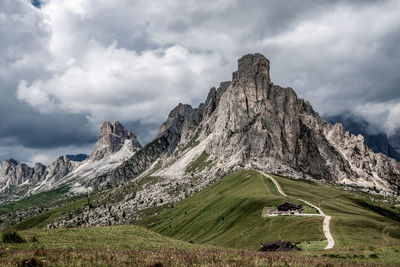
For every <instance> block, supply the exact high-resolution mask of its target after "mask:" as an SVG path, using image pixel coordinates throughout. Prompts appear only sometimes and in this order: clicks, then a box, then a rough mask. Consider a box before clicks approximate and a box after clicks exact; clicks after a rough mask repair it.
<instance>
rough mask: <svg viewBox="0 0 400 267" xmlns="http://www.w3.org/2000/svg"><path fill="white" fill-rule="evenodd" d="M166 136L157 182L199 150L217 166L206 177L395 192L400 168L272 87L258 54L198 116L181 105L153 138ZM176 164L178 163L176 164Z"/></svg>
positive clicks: (242, 63)
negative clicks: (242, 176) (236, 174)
mask: <svg viewBox="0 0 400 267" xmlns="http://www.w3.org/2000/svg"><path fill="white" fill-rule="evenodd" d="M164 134H166V135H165V136H166V138H167V140H168V143H169V149H168V151H165V152H163V153H162V155H160V158H161V159H162V162H163V164H162V165H163V166H165V169H170V171H168V170H165V169H164V170H161V171H158V172H157V173H156V174H157V175H160V176H162V175H172V174H173V175H177V176H184V175H185V168H186V167H187V165H188V164H190V163H191V162H193V161H194V160H195V159H196V157H198V156H199V154H201V151H200V150H204V152H205V153H206V154H207V155H208V156H209V158H210V159H213V161H214V163H213V164H212V168H211V167H210V169H209V172H208V174H206V175H207V176H212V175H213V174H216V173H227V172H230V171H231V170H233V169H234V168H238V167H239V168H257V169H262V170H265V171H268V172H273V173H278V174H283V175H288V176H291V177H295V178H300V177H303V178H304V177H308V178H313V179H319V180H326V181H332V182H338V183H355V184H358V185H362V186H367V187H379V188H383V189H392V190H399V188H398V187H399V179H400V165H399V163H398V162H396V161H395V160H393V159H391V158H388V157H387V156H385V155H382V154H375V153H374V152H373V151H372V150H370V149H369V148H368V147H367V146H366V145H365V142H364V138H363V137H362V136H361V135H359V136H355V135H352V134H350V133H349V132H346V131H345V130H344V129H343V127H342V126H341V125H340V124H338V125H335V126H333V125H331V124H330V123H328V122H326V121H325V120H324V119H322V118H321V117H320V116H319V115H318V113H316V112H315V111H314V110H313V108H312V106H311V105H310V103H309V102H307V101H305V100H303V99H300V98H298V97H297V95H296V93H295V92H294V90H293V89H292V88H282V87H280V86H276V85H273V84H272V82H271V77H270V62H269V60H268V59H266V58H265V57H264V56H263V55H261V54H254V55H252V54H249V55H245V56H244V57H242V58H241V59H239V61H238V70H237V71H236V72H234V73H233V74H232V81H231V82H225V83H222V84H221V86H220V87H219V88H218V89H215V88H212V89H211V90H210V92H209V94H208V97H207V99H206V101H205V103H204V104H201V105H200V106H199V107H198V108H196V109H194V108H192V107H191V106H189V105H183V104H179V105H178V106H177V107H176V108H175V109H174V110H173V111H172V112H171V113H170V114H169V117H168V119H167V121H166V122H165V123H164V124H163V125H162V126H161V129H160V133H159V135H158V137H160V136H162V135H164ZM194 139H196V142H193V140H194ZM196 145H197V146H196ZM182 150H184V151H182ZM189 150H191V151H192V152H188V151H189ZM197 150H199V151H197ZM195 151H196V152H195ZM189 155H190V157H189ZM177 156H178V157H179V156H182V159H180V160H176V159H173V158H176V157H177ZM135 157H136V156H134V157H133V158H135ZM185 157H186V159H183V158H185ZM193 157H194V158H193ZM133 158H132V159H130V161H134V160H133ZM171 162H172V165H171ZM128 165H129V164H128V163H127V165H126V166H125V168H128ZM147 165H150V164H146V166H147ZM192 175H193V174H192ZM199 175H200V174H199Z"/></svg>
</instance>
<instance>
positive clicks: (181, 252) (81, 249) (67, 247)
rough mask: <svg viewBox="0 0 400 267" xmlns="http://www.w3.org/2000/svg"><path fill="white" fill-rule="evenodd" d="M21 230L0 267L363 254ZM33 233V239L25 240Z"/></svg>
mask: <svg viewBox="0 0 400 267" xmlns="http://www.w3.org/2000/svg"><path fill="white" fill-rule="evenodd" d="M19 234H21V235H22V236H23V237H24V238H25V239H26V240H28V241H27V242H25V243H22V244H8V243H0V263H1V264H0V265H1V266H18V265H21V264H24V263H25V264H29V263H34V264H36V265H31V266H41V265H43V266H54V265H56V266H195V265H200V266H305V265H307V266H352V265H353V263H351V262H350V263H349V262H347V258H348V257H350V258H354V257H361V256H360V255H358V254H354V253H350V254H343V255H341V256H340V257H339V256H332V255H330V254H329V255H328V256H326V255H315V254H310V253H307V252H304V253H295V252H294V253H260V252H256V251H248V250H238V249H229V248H221V247H216V246H212V245H199V244H191V243H187V242H183V241H179V240H174V239H171V238H168V237H164V236H162V235H160V234H157V233H154V232H152V231H149V230H147V229H144V228H142V227H138V226H133V225H126V226H112V227H93V228H68V229H50V230H40V229H30V230H26V231H20V233H19ZM33 237H35V242H33V241H29V240H33ZM368 256H369V255H368V254H366V255H365V257H368ZM363 257H364V256H363Z"/></svg>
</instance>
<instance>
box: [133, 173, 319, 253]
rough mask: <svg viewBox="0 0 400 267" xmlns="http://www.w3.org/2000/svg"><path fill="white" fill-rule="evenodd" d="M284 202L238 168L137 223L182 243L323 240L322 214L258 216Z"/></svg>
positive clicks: (268, 183) (269, 184) (243, 245)
mask: <svg viewBox="0 0 400 267" xmlns="http://www.w3.org/2000/svg"><path fill="white" fill-rule="evenodd" d="M288 200H291V199H288V198H286V197H284V196H282V195H280V194H279V193H278V192H277V190H276V188H275V186H274V185H273V184H272V182H271V181H270V180H269V179H266V178H265V177H264V176H262V175H260V174H259V173H258V172H255V171H239V172H235V173H233V174H230V175H228V176H226V177H225V178H223V179H221V180H220V181H218V182H216V183H215V184H213V185H211V186H209V187H208V188H206V189H204V190H202V191H200V192H199V193H197V194H195V195H194V196H192V197H190V198H188V199H186V200H184V201H182V202H180V203H178V204H177V205H176V206H175V207H174V208H172V209H167V210H165V211H163V212H161V213H160V214H159V215H157V216H152V217H147V218H145V219H144V220H143V221H142V222H140V225H144V226H147V227H149V228H150V229H152V230H155V231H157V232H159V233H161V234H163V235H166V236H169V237H173V238H177V239H181V240H185V241H192V242H195V243H210V244H215V245H222V246H226V247H235V248H247V249H252V250H255V249H257V248H258V247H259V245H260V242H261V241H263V242H267V241H274V240H277V239H280V238H282V239H284V240H288V241H291V242H301V241H317V240H324V235H323V232H322V220H323V218H322V217H298V216H278V217H267V218H262V217H261V215H262V210H263V208H264V207H270V206H277V205H279V204H282V203H283V202H285V201H288Z"/></svg>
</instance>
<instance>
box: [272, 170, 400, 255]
mask: <svg viewBox="0 0 400 267" xmlns="http://www.w3.org/2000/svg"><path fill="white" fill-rule="evenodd" d="M274 178H275V179H276V180H277V181H278V183H279V184H280V186H281V188H282V190H283V191H284V192H285V193H286V194H287V195H289V196H295V197H300V198H303V199H305V200H308V201H310V202H311V203H313V204H315V205H317V206H319V207H320V208H321V209H322V210H323V211H324V212H325V213H326V214H327V215H330V216H332V220H331V233H332V235H333V238H334V239H335V242H336V244H335V246H336V247H339V248H344V247H353V248H354V247H365V246H370V245H374V246H382V245H400V209H399V208H396V207H390V206H387V205H384V204H380V203H378V202H374V201H372V200H371V199H370V198H369V196H368V195H362V194H356V193H350V192H346V191H344V190H342V189H340V188H335V187H332V186H329V185H323V184H313V183H310V182H305V181H296V180H293V179H289V178H284V177H280V176H276V175H274Z"/></svg>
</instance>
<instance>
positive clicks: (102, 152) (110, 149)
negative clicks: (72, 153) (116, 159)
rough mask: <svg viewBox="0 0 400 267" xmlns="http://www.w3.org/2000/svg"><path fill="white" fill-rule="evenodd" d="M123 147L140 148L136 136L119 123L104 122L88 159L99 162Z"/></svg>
mask: <svg viewBox="0 0 400 267" xmlns="http://www.w3.org/2000/svg"><path fill="white" fill-rule="evenodd" d="M124 145H129V146H130V147H131V148H132V149H134V150H139V149H140V148H142V146H141V145H140V143H139V142H138V140H137V138H136V136H135V135H134V134H133V133H132V132H131V131H129V132H128V131H127V130H126V129H125V127H124V126H123V125H122V124H121V123H120V122H119V121H116V122H114V123H111V122H109V121H106V122H104V123H103V126H102V127H101V129H100V136H99V139H98V141H97V143H96V144H95V146H94V149H93V152H92V154H91V155H90V157H89V159H90V160H92V161H98V160H101V159H103V158H104V157H106V156H108V155H110V154H113V153H116V152H118V151H119V150H120V149H121V148H122V147H123V146H124Z"/></svg>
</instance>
